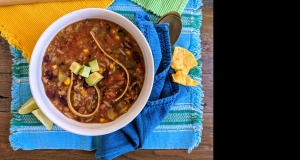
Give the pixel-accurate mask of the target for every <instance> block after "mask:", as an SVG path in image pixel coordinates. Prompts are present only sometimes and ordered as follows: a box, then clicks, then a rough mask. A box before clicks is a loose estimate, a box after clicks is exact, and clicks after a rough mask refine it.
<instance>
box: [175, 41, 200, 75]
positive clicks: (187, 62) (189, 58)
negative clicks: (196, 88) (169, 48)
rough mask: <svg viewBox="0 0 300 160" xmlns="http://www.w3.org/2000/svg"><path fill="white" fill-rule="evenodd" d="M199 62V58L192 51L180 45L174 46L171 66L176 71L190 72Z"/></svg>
mask: <svg viewBox="0 0 300 160" xmlns="http://www.w3.org/2000/svg"><path fill="white" fill-rule="evenodd" d="M197 64H198V63H197V60H196V59H195V57H194V55H193V54H192V53H191V52H190V51H188V50H187V49H185V48H182V47H179V46H176V47H174V51H173V55H172V63H171V68H173V69H174V70H175V72H178V71H182V73H184V74H188V73H189V71H190V69H191V68H193V67H195V66H197Z"/></svg>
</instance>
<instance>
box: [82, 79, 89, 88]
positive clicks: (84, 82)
mask: <svg viewBox="0 0 300 160" xmlns="http://www.w3.org/2000/svg"><path fill="white" fill-rule="evenodd" d="M82 86H83V87H84V88H89V87H90V86H89V85H88V84H87V83H86V81H85V80H84V81H83V85H82Z"/></svg>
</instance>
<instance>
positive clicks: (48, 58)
mask: <svg viewBox="0 0 300 160" xmlns="http://www.w3.org/2000/svg"><path fill="white" fill-rule="evenodd" d="M44 61H45V62H49V61H50V57H49V55H48V54H47V55H45V56H44Z"/></svg>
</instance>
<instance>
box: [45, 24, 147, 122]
mask: <svg viewBox="0 0 300 160" xmlns="http://www.w3.org/2000/svg"><path fill="white" fill-rule="evenodd" d="M90 31H93V33H94V36H95V38H96V40H97V42H99V44H100V46H101V47H102V48H103V50H104V51H105V52H106V53H107V54H108V55H109V56H111V57H112V58H113V59H115V60H116V61H117V62H119V63H121V64H122V65H123V66H124V67H125V68H126V69H127V71H128V73H129V82H128V86H127V80H128V79H127V74H126V71H125V70H124V69H123V68H122V67H121V66H120V65H118V64H117V63H116V62H114V61H113V60H112V59H110V58H109V57H108V56H106V55H105V54H104V53H103V52H102V51H101V50H100V49H99V47H98V46H97V44H96V42H95V40H94V39H93V37H92V36H91V35H90ZM144 77H145V64H144V57H143V55H142V52H141V49H140V47H139V45H138V43H137V42H136V40H135V39H134V37H133V36H132V35H131V34H130V33H129V32H128V31H127V30H125V29H124V28H123V27H122V26H119V25H118V24H116V23H114V22H111V21H108V20H105V19H97V18H90V19H84V20H80V21H77V22H74V23H72V24H70V25H68V26H66V27H65V28H63V29H62V30H60V31H59V32H58V33H57V34H56V36H55V37H54V38H53V40H52V41H51V43H50V44H49V46H48V47H47V49H46V52H45V54H44V58H43V62H42V77H41V80H42V82H43V85H44V89H45V93H46V95H47V97H48V98H49V100H50V101H51V102H52V104H53V105H54V106H55V107H56V108H57V109H58V110H59V111H60V112H61V113H62V114H64V115H65V116H67V117H68V118H70V119H73V120H76V121H78V122H82V123H107V122H111V121H113V120H115V119H116V118H118V117H119V116H121V115H122V114H124V113H126V112H127V111H128V110H129V109H130V107H131V106H132V105H133V103H134V102H135V101H136V99H137V98H138V96H139V94H140V91H141V89H142V87H143V83H144ZM126 87H127V90H125V88H126ZM69 88H70V94H69V95H68V89H69ZM123 91H125V94H124V96H122V97H121V98H120V99H118V100H116V98H117V97H119V96H120V95H121V94H122V93H123ZM98 93H99V94H98ZM68 102H70V104H71V105H72V107H73V109H74V110H75V111H76V112H78V113H80V114H82V115H90V114H91V116H87V117H84V116H79V115H77V114H76V113H74V112H73V111H72V110H71V108H70V104H69V105H68Z"/></svg>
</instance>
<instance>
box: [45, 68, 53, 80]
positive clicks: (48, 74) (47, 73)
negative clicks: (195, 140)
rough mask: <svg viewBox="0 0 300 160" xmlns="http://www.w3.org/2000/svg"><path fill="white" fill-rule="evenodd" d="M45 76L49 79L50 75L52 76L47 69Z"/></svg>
mask: <svg viewBox="0 0 300 160" xmlns="http://www.w3.org/2000/svg"><path fill="white" fill-rule="evenodd" d="M45 76H46V78H47V79H49V80H51V79H52V77H53V74H52V72H51V71H49V70H48V71H46V73H45Z"/></svg>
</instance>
